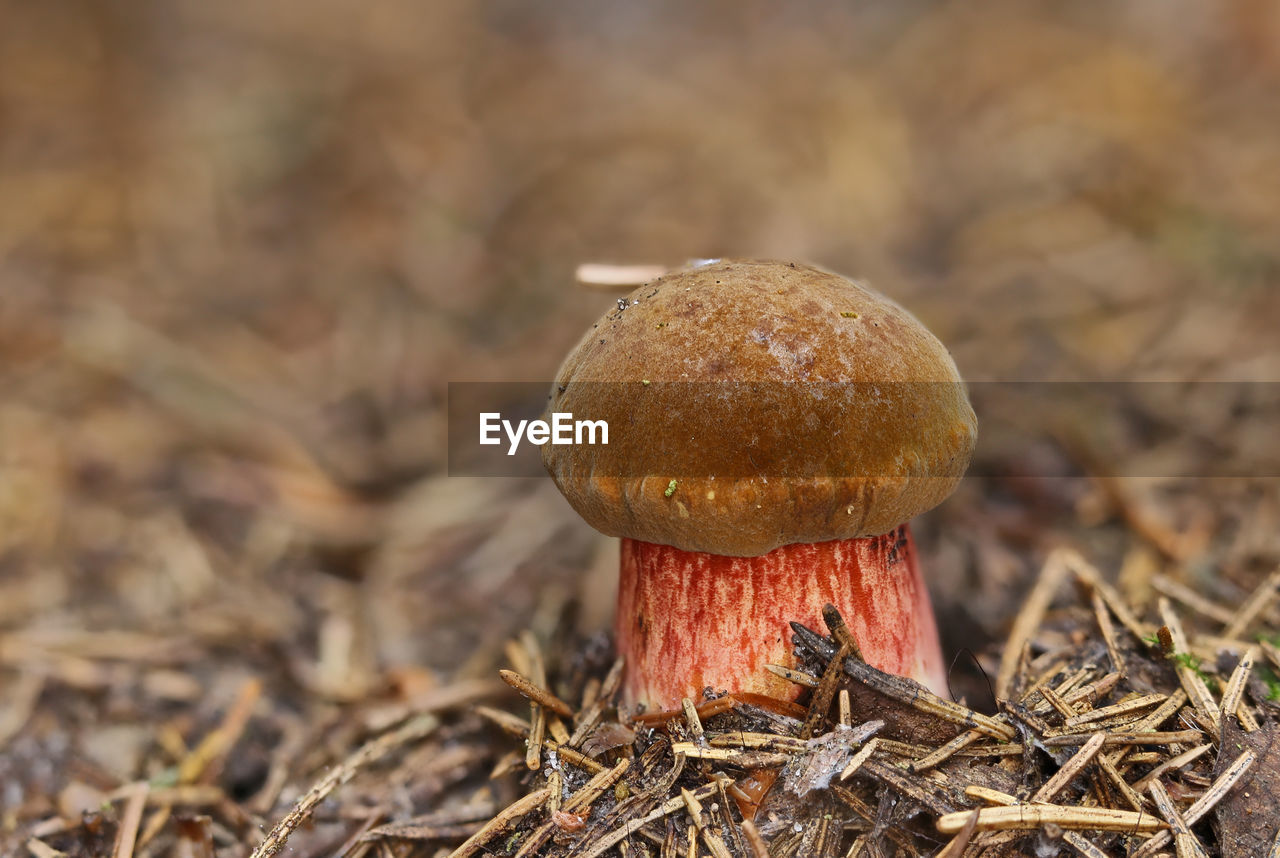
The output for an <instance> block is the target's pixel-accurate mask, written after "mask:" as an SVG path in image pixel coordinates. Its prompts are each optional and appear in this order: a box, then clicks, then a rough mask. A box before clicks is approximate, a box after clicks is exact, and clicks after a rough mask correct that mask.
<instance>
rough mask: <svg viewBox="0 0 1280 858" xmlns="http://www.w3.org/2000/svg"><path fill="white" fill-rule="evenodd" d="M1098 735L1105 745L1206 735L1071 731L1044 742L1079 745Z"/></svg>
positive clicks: (1164, 742) (1156, 742) (1170, 741)
mask: <svg viewBox="0 0 1280 858" xmlns="http://www.w3.org/2000/svg"><path fill="white" fill-rule="evenodd" d="M1096 735H1102V736H1104V737H1105V741H1104V743H1103V744H1105V745H1173V744H1176V743H1178V742H1194V741H1196V740H1197V739H1200V738H1203V737H1204V733H1202V732H1201V731H1199V730H1174V731H1172V732H1150V733H1102V734H1098V733H1071V734H1069V735H1066V736H1049V737H1047V738H1045V739H1044V740H1043V742H1042V744H1044V745H1046V746H1048V747H1055V748H1056V747H1061V746H1063V745H1078V744H1081V743H1083V742H1087V741H1089V739H1090V738H1091V737H1093V736H1096Z"/></svg>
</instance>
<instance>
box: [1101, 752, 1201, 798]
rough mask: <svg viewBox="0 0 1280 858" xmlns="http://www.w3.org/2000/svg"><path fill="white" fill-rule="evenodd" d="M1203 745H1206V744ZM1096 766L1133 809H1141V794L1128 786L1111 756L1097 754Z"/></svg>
mask: <svg viewBox="0 0 1280 858" xmlns="http://www.w3.org/2000/svg"><path fill="white" fill-rule="evenodd" d="M1205 747H1208V746H1207V745H1206V746H1205ZM1098 768H1100V769H1102V773H1103V774H1104V775H1106V776H1107V779H1108V780H1109V781H1111V784H1112V785H1113V786H1114V787H1115V788H1116V789H1118V790H1119V791H1120V795H1122V796H1124V800H1125V801H1127V802H1128V803H1129V806H1130V807H1132V808H1133V809H1134V810H1139V811H1140V810H1142V796H1140V795H1138V791H1137V790H1135V789H1134V788H1133V787H1131V786H1129V782H1128V781H1126V780H1125V779H1124V775H1122V774H1120V770H1119V769H1117V768H1116V764H1115V763H1113V762H1111V758H1110V757H1109V756H1107V755H1106V754H1099V755H1098Z"/></svg>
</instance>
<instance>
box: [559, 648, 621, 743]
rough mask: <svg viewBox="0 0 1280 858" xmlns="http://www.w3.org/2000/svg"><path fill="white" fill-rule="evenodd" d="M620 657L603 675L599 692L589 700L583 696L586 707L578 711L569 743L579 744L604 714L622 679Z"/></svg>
mask: <svg viewBox="0 0 1280 858" xmlns="http://www.w3.org/2000/svg"><path fill="white" fill-rule="evenodd" d="M622 666H623V661H622V659H618V660H617V661H615V662H614V663H613V666H612V667H610V668H609V673H608V674H607V675H606V676H605V678H604V682H603V683H601V685H600V690H599V693H598V694H597V695H596V696H595V698H594V699H593V700H592V701H591V702H590V703H587V702H586V696H585V695H584V697H583V703H584V705H585V707H586V708H584V709H583V710H582V711H581V712H579V713H578V718H577V720H578V725H577V726H576V727H574V729H573V735H572V736H570V737H569V745H571V746H572V747H574V748H576V747H578V746H579V745H581V744H582V743H583V742H584V741H586V738H587V736H588V735H590V733H591V730H592V729H593V728H594V727H595V726H596V722H597V721H599V720H600V716H601V715H603V714H604V709H605V707H606V706H608V705H609V701H610V699H611V698H612V697H613V694H614V692H615V691H617V690H618V683H619V682H621V680H622Z"/></svg>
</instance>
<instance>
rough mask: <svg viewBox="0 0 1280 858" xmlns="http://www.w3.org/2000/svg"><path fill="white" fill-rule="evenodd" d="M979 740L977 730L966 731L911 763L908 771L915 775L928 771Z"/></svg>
mask: <svg viewBox="0 0 1280 858" xmlns="http://www.w3.org/2000/svg"><path fill="white" fill-rule="evenodd" d="M981 738H982V734H981V733H979V732H978V731H977V730H966V731H965V732H963V733H961V734H960V735H958V736H956V737H955V738H954V739H952V740H951V741H950V742H947V743H946V744H945V745H943V746H942V747H940V748H938V749H937V750H936V751H933V752H932V753H930V754H927V755H925V756H923V757H921V758H920V759H918V760H916V761H915V762H913V763H912V764H911V765H910V766H909V767H908V770H909V771H912V772H915V773H916V774H919V773H920V772H925V771H928V770H929V769H932V768H933V767H935V766H937V765H939V764H941V763H943V762H945V761H947V760H949V759H950V758H951V757H952V756H954V755H955V754H957V753H959V752H960V751H963V750H964V749H965V748H967V747H969V746H970V745H972V744H973V743H974V742H977V741H978V740H979V739H981Z"/></svg>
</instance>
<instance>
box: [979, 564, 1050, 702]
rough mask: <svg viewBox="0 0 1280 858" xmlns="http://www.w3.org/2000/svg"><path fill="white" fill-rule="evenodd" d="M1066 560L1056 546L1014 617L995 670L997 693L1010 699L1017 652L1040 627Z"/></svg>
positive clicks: (1020, 650) (1016, 664)
mask: <svg viewBox="0 0 1280 858" xmlns="http://www.w3.org/2000/svg"><path fill="white" fill-rule="evenodd" d="M1063 561H1064V552H1063V551H1062V550H1055V551H1053V552H1052V553H1051V554H1050V555H1049V557H1048V559H1046V560H1045V562H1044V566H1042V567H1041V569H1040V577H1039V578H1037V579H1036V584H1035V587H1033V588H1032V589H1031V593H1030V594H1028V596H1027V598H1026V600H1025V601H1024V602H1023V603H1022V608H1021V609H1020V610H1019V611H1018V616H1017V617H1015V618H1014V620H1013V628H1012V629H1010V630H1009V639H1008V640H1007V641H1005V645H1004V652H1003V655H1002V657H1001V659H1000V670H999V672H998V673H997V674H996V697H1003V698H1006V699H1007V698H1010V697H1012V696H1013V678H1014V676H1015V675H1016V672H1017V668H1018V656H1019V654H1020V653H1021V652H1022V647H1023V644H1024V643H1026V642H1027V641H1029V640H1031V636H1032V635H1034V634H1035V632H1036V629H1038V628H1039V627H1040V623H1041V622H1042V621H1043V620H1044V615H1045V612H1046V611H1047V610H1048V609H1049V603H1050V602H1052V601H1053V597H1054V596H1055V595H1056V594H1057V592H1058V590H1059V589H1060V588H1061V586H1062V581H1063V579H1064V578H1065V577H1066V573H1067V568H1066V565H1065V563H1064V562H1063Z"/></svg>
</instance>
